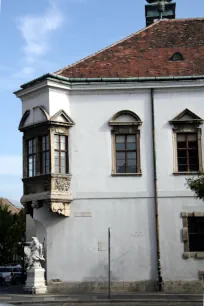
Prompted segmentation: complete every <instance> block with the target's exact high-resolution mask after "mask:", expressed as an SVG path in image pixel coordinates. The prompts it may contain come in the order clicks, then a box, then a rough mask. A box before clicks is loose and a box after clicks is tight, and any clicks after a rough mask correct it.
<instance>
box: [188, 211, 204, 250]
mask: <svg viewBox="0 0 204 306" xmlns="http://www.w3.org/2000/svg"><path fill="white" fill-rule="evenodd" d="M188 233H189V250H190V252H203V251H204V244H203V239H204V218H203V217H188Z"/></svg>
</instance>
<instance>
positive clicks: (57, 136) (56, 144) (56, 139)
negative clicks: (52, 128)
mask: <svg viewBox="0 0 204 306" xmlns="http://www.w3.org/2000/svg"><path fill="white" fill-rule="evenodd" d="M55 149H56V150H59V135H55Z"/></svg>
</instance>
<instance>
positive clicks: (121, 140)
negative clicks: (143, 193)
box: [109, 110, 142, 175]
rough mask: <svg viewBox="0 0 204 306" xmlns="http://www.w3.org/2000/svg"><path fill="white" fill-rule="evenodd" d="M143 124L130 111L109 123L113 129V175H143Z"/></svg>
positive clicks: (120, 114)
mask: <svg viewBox="0 0 204 306" xmlns="http://www.w3.org/2000/svg"><path fill="white" fill-rule="evenodd" d="M141 124H142V121H141V119H140V118H139V116H138V115H136V114H135V113H134V112H132V111H129V110H123V111H120V112H118V113H116V114H115V115H114V116H113V117H112V118H111V120H110V121H109V125H110V126H111V127H112V131H111V132H112V153H113V154H112V156H113V161H112V175H141V167H140V130H139V126H140V125H141Z"/></svg>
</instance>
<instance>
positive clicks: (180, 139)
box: [177, 134, 186, 142]
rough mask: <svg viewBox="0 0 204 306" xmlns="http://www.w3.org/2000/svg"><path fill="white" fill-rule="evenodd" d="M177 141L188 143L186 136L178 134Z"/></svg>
mask: <svg viewBox="0 0 204 306" xmlns="http://www.w3.org/2000/svg"><path fill="white" fill-rule="evenodd" d="M177 141H179V142H184V141H186V135H185V134H177Z"/></svg>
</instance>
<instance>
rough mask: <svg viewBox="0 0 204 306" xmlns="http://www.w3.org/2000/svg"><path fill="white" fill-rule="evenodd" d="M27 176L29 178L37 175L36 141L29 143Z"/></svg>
mask: <svg viewBox="0 0 204 306" xmlns="http://www.w3.org/2000/svg"><path fill="white" fill-rule="evenodd" d="M27 175H28V177H31V176H35V175H36V139H35V138H33V139H30V140H28V141H27Z"/></svg>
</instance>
